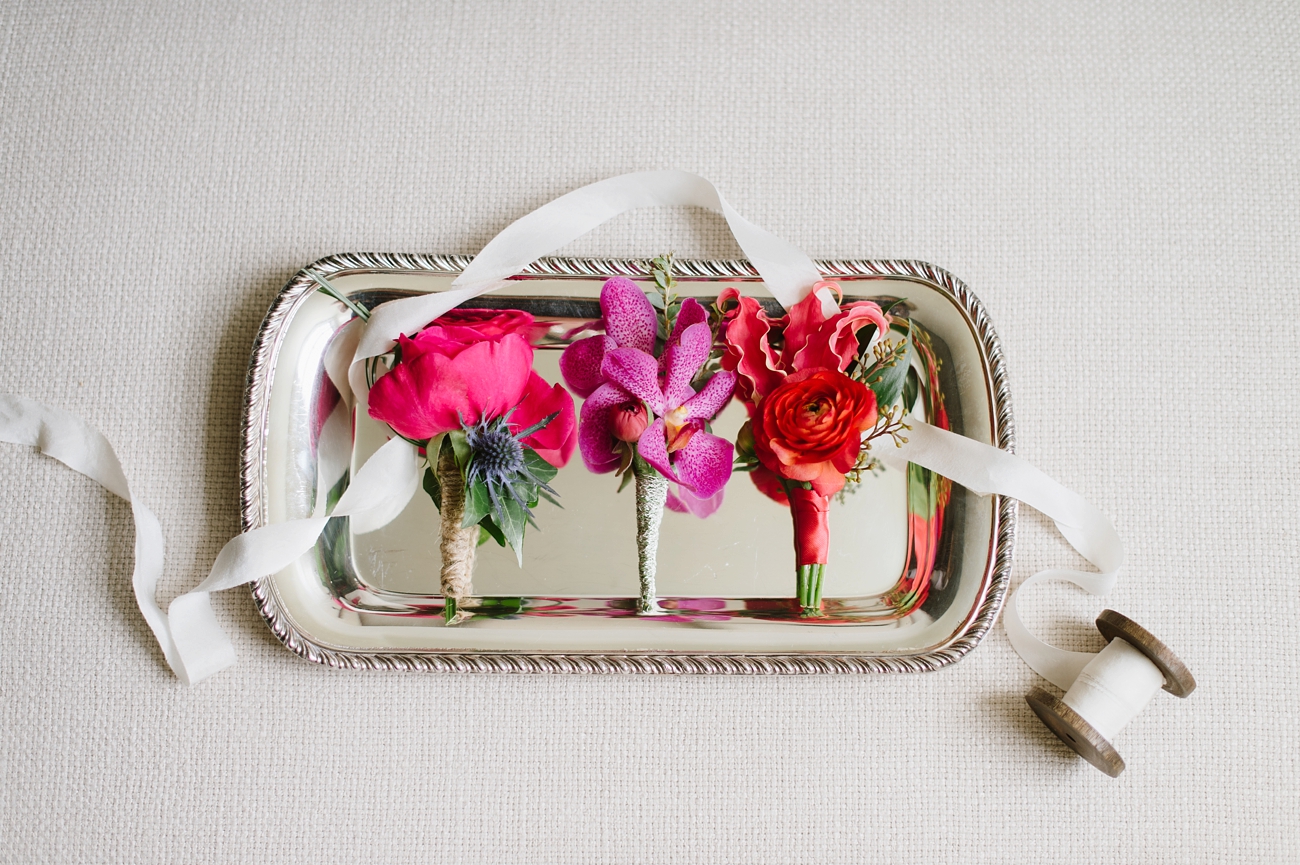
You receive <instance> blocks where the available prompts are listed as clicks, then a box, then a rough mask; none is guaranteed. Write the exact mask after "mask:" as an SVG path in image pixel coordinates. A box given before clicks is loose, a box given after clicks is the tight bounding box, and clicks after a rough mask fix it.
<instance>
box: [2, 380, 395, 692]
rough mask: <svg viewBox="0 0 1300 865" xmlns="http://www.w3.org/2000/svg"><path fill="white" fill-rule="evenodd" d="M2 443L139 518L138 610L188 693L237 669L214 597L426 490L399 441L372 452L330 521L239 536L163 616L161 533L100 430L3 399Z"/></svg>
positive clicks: (57, 413)
mask: <svg viewBox="0 0 1300 865" xmlns="http://www.w3.org/2000/svg"><path fill="white" fill-rule="evenodd" d="M0 441H6V442H11V443H13V444H21V445H30V446H31V447H36V448H40V450H41V452H42V453H45V454H47V455H49V456H52V457H54V458H55V459H57V460H59V461H60V462H62V463H63V464H64V465H66V466H68V468H70V469H72V470H74V471H77V472H80V473H81V474H83V475H85V476H86V477H88V478H90V479H91V480H93V481H95V482H96V483H98V484H99V485H100V486H102V487H104V488H105V489H106V490H108V491H109V492H111V493H113V494H114V495H117V496H119V497H121V498H123V499H125V500H126V501H128V502H130V503H131V512H132V515H133V516H134V518H135V571H134V573H133V574H132V577H131V584H132V588H133V589H134V590H135V601H136V604H137V605H138V606H139V607H140V612H141V613H142V614H143V615H144V619H145V621H146V622H148V624H149V628H150V629H151V630H152V631H153V633H154V637H155V638H157V640H158V645H159V646H160V647H161V648H162V652H163V657H164V658H166V659H167V664H168V666H170V667H171V668H172V670H173V671H174V672H175V673H176V675H177V676H178V677H179V678H180V679H181V681H183V682H185V683H186V684H193V683H195V682H198V681H201V680H203V679H206V678H207V677H208V676H211V675H212V674H213V673H216V672H219V671H221V670H223V669H225V668H226V667H228V666H230V665H231V664H233V663H234V661H235V649H234V646H232V645H231V643H230V640H229V638H228V637H227V636H226V635H225V633H224V632H223V631H222V630H221V626H220V625H219V624H218V623H217V618H216V616H215V615H214V614H213V612H212V602H211V598H210V593H211V592H219V591H221V590H222V589H229V588H233V587H234V586H238V585H242V584H244V583H248V582H252V581H253V580H256V579H258V578H260V577H263V576H266V575H267V574H273V573H275V572H276V571H279V570H281V569H282V568H285V567H287V566H288V565H290V564H292V563H293V562H294V561H296V560H297V559H298V557H299V556H301V555H302V554H303V553H306V552H308V551H309V550H311V549H312V547H314V546H315V545H316V539H317V538H318V537H319V536H320V533H321V532H322V531H323V530H324V529H325V524H326V523H327V522H329V520H330V518H331V517H342V516H353V515H357V514H364V513H365V512H367V511H369V510H371V509H375V508H382V507H385V506H386V503H387V502H388V500H390V499H392V498H393V497H394V496H401V495H405V496H406V498H407V499H409V498H410V497H411V495H413V494H414V492H415V487H416V486H417V485H418V484H419V479H420V476H419V465H418V461H417V459H416V453H415V449H414V448H413V447H411V445H409V444H408V443H407V442H405V441H403V440H402V439H393V440H392V441H390V442H388V443H387V444H386V445H384V446H383V447H381V448H380V449H379V450H378V451H376V452H375V454H374V456H372V457H371V458H370V459H369V460H368V461H367V462H366V464H365V465H364V466H362V467H361V470H360V471H359V472H357V477H356V478H355V479H354V480H353V482H352V483H351V484H350V485H349V486H348V488H347V490H346V491H345V492H344V493H343V495H342V497H341V498H340V499H339V501H338V504H337V505H335V507H334V510H333V511H332V512H331V514H330V516H328V517H327V516H318V517H310V518H308V519H302V520H290V521H288V522H284V523H273V524H271V525H268V526H263V527H262V528H258V529H253V530H252V531H250V532H245V533H244V534H241V535H237V536H236V537H235V538H233V539H232V540H231V541H230V542H229V543H227V544H226V546H225V547H224V548H223V549H222V550H221V553H220V554H219V555H218V556H217V560H216V562H215V563H214V564H213V566H212V572H211V573H210V574H209V575H208V578H207V579H206V580H204V581H203V582H202V583H201V584H199V586H198V587H197V588H196V589H194V590H193V591H190V592H187V593H186V594H184V595H181V596H180V597H178V598H176V599H175V600H173V601H172V602H171V605H170V606H169V607H168V608H167V612H166V613H164V612H163V610H162V607H160V606H159V605H158V601H157V598H156V597H155V595H156V593H157V589H158V578H159V577H160V576H162V570H163V552H164V545H163V534H162V527H161V526H160V525H159V524H158V518H157V517H155V516H154V514H153V511H151V510H149V508H147V507H145V505H144V504H143V503H142V502H141V501H140V500H139V499H138V498H136V497H135V496H134V495H132V493H131V487H130V485H129V484H128V483H127V480H126V474H125V472H123V470H122V463H121V461H120V460H119V459H118V457H117V454H116V453H115V452H114V450H113V446H112V445H111V444H110V443H109V441H108V439H106V438H105V437H104V435H103V433H101V432H100V431H99V430H97V429H95V428H94V427H92V426H91V425H90V424H88V423H86V422H85V421H83V420H82V419H81V418H79V417H77V416H76V415H73V414H69V413H68V412H65V411H60V410H59V409H55V408H50V407H49V406H45V405H41V404H40V403H38V402H36V401H34V400H30V399H26V398H24V397H20V396H13V395H11V394H0Z"/></svg>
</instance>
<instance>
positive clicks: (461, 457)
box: [447, 430, 474, 475]
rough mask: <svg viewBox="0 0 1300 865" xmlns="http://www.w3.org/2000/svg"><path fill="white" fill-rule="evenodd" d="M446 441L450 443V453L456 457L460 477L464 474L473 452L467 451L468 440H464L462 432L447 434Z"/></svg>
mask: <svg viewBox="0 0 1300 865" xmlns="http://www.w3.org/2000/svg"><path fill="white" fill-rule="evenodd" d="M447 441H449V442H451V452H452V454H454V455H455V457H456V467H457V468H459V469H460V473H461V474H462V475H463V474H465V472H466V470H467V469H468V468H469V461H470V458H471V457H472V456H473V455H474V452H473V451H471V450H470V449H469V440H468V439H466V438H465V432H464V430H452V431H451V432H449V433H447Z"/></svg>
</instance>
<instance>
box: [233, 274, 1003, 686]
mask: <svg viewBox="0 0 1300 865" xmlns="http://www.w3.org/2000/svg"><path fill="white" fill-rule="evenodd" d="M471 260H473V256H468V255H425V254H420V253H368V252H357V253H345V254H341V255H332V256H328V257H326V258H322V259H320V260H319V261H316V262H314V263H312V264H311V265H309V268H310V269H311V270H312V271H313V272H315V273H318V274H321V275H323V276H326V277H329V276H332V275H334V274H336V273H340V272H343V271H356V270H371V269H375V270H399V271H400V270H411V271H432V272H435V273H437V272H441V273H459V272H461V271H462V270H464V269H465V267H466V265H468V264H469V262H470V261H471ZM676 266H677V268H678V272H679V274H680V275H681V276H682V277H687V278H689V277H692V276H694V277H704V278H730V279H757V277H758V273H757V271H756V270H755V269H754V268H753V266H752V265H751V264H750V263H749V262H748V261H743V260H735V259H733V260H685V261H679V262H677V263H676ZM817 266H818V268H819V269H820V270H821V271H822V273H823V274H825V275H827V276H886V277H902V278H911V279H919V280H923V281H925V282H928V283H931V284H932V285H933V286H935V287H936V288H938V289H939V290H941V291H943V292H944V293H945V294H948V295H949V296H950V297H952V298H953V300H954V301H955V302H956V303H957V305H958V306H959V307H961V308H962V309H963V310H965V312H966V314H967V315H968V316H969V317H970V320H971V322H972V323H973V324H974V329H975V335H976V338H977V339H978V340H979V342H980V345H981V348H982V349H983V351H984V355H985V357H986V358H987V362H988V366H989V377H990V380H991V382H992V389H993V408H994V424H995V432H996V437H997V445H998V447H1000V448H1002V449H1004V450H1006V451H1009V452H1014V450H1015V427H1014V422H1013V420H1012V413H1011V394H1010V390H1009V388H1008V384H1007V378H1006V369H1005V360H1004V358H1003V355H1002V347H1001V344H1000V342H999V341H998V337H997V333H996V331H995V330H994V328H993V323H992V322H991V321H990V319H989V316H988V313H987V311H986V310H985V309H984V305H983V304H982V303H980V300H979V298H977V297H976V296H975V294H974V293H973V292H972V291H971V290H970V288H969V287H967V285H966V284H965V283H964V282H962V281H961V280H960V279H958V278H957V277H955V276H953V275H952V274H951V273H949V272H948V271H946V270H944V269H943V268H940V267H936V266H935V265H932V264H928V263H926V262H922V261H911V260H857V259H834V260H826V261H818V262H817ZM306 270H307V269H304V270H301V271H299V272H298V273H297V274H295V275H294V277H293V278H292V279H291V280H290V281H289V283H288V284H287V285H285V287H284V289H283V290H281V292H280V294H279V296H278V297H277V298H276V299H275V301H274V302H273V303H272V304H271V308H270V310H269V311H268V312H267V314H266V318H265V320H263V322H262V326H261V328H260V329H259V331H258V334H257V339H256V341H255V342H254V344H253V355H252V358H251V360H250V362H249V368H248V376H247V380H246V385H245V389H244V412H243V426H242V430H241V433H242V434H241V441H242V453H241V459H240V501H241V504H242V514H241V516H242V522H243V528H244V530H245V531H248V530H249V529H252V528H256V527H257V526H259V525H261V521H262V501H261V485H260V481H259V472H260V470H259V466H260V465H261V463H262V459H263V448H264V436H263V433H262V430H263V428H264V422H265V412H266V410H267V408H268V406H269V399H267V398H266V395H267V393H268V390H269V387H270V374H271V371H272V370H273V369H274V368H275V360H276V353H277V351H278V348H279V340H278V336H279V334H280V333H281V330H282V328H283V327H284V326H285V325H286V323H287V320H288V318H289V317H290V316H291V314H292V312H293V311H294V309H295V307H296V306H297V304H298V302H299V301H300V300H301V299H302V297H303V296H304V295H305V294H308V293H310V292H311V291H314V290H315V283H314V282H312V280H311V279H310V278H309V277H308V276H306ZM648 270H649V268H648V266H647V263H646V262H643V261H637V260H631V259H601V258H543V259H540V260H538V261H537V262H535V263H534V264H533V265H532V266H530V267H529V268H528V269H527V270H526V271H524V272H523V275H526V276H536V277H548V276H596V277H600V276H609V275H611V274H614V275H617V274H622V275H626V276H645V275H647V274H648ZM1018 504H1019V503H1018V502H1017V501H1016V500H1015V499H1008V498H1004V497H998V501H997V519H998V525H997V540H996V543H995V546H994V549H995V557H994V564H993V573H992V576H991V578H990V579H989V581H988V584H987V585H986V586H985V587H984V596H983V598H982V599H981V600H980V602H979V604H978V607H977V610H976V613H975V614H974V616H972V617H971V619H969V620H968V622H967V624H966V627H965V628H964V629H963V630H962V631H961V632H960V634H959V635H958V636H957V637H956V638H954V639H953V640H951V641H950V642H949V643H947V644H945V645H943V646H941V647H939V648H937V649H932V650H929V651H926V652H923V653H920V654H909V655H894V656H891V655H852V654H850V655H845V654H817V653H807V654H771V655H768V654H724V653H680V654H679V653H638V654H549V653H548V654H541V653H539V654H524V653H518V654H516V653H505V652H474V653H434V652H419V653H415V652H405V653H370V652H344V651H338V650H335V649H331V648H327V647H325V646H321V645H319V644H317V643H315V642H313V641H312V640H310V639H309V638H307V637H306V636H305V635H304V634H302V633H301V632H300V631H298V630H297V629H296V628H295V627H294V626H293V624H292V623H291V622H290V621H289V619H288V617H287V616H285V615H284V614H283V613H282V611H281V610H280V608H279V606H278V604H277V603H276V600H275V595H274V592H273V591H272V590H271V585H270V577H269V576H267V577H262V578H261V579H259V580H257V581H255V582H254V583H253V584H252V594H253V600H254V602H255V603H256V604H257V609H258V612H260V613H261V614H262V618H264V619H265V620H266V623H267V625H268V626H269V627H270V629H271V632H272V633H274V634H275V636H276V637H277V638H278V639H279V640H280V642H282V643H284V645H285V646H286V647H287V648H288V649H289V650H290V651H291V652H293V653H294V654H296V655H298V656H299V657H301V658H305V659H306V660H308V661H312V662H315V663H317V664H324V665H325V666H329V667H334V668H336V669H351V670H395V671H426V672H443V673H481V672H484V673H485V672H492V673H676V674H688V673H710V674H722V675H774V674H794V673H800V674H810V673H921V672H931V671H934V670H938V669H940V668H942V667H946V666H948V665H949V664H952V663H954V662H956V661H958V660H960V659H961V658H962V657H963V656H965V655H966V653H967V652H969V651H971V649H973V648H975V646H977V645H978V644H979V643H980V641H981V640H983V639H984V637H985V636H986V635H987V634H988V632H989V630H990V629H991V628H992V627H993V623H994V622H995V621H996V620H997V617H998V613H999V612H1001V609H1002V604H1003V602H1004V601H1005V599H1006V594H1007V588H1008V586H1009V585H1010V580H1011V567H1012V559H1013V555H1014V548H1015V540H1016V513H1017V508H1018Z"/></svg>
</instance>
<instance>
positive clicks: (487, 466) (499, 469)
mask: <svg viewBox="0 0 1300 865" xmlns="http://www.w3.org/2000/svg"><path fill="white" fill-rule="evenodd" d="M558 414H559V413H558V412H556V413H555V414H552V415H550V416H548V417H545V418H542V420H540V421H538V422H537V423H535V424H533V425H532V426H530V427H528V428H527V429H523V430H520V431H519V432H517V433H512V432H511V431H510V426H509V424H508V423H507V420H508V418H509V415H506V416H505V417H498V418H493V419H492V420H484V421H480V422H479V423H476V424H472V425H470V424H464V423H462V425H461V426H462V434H463V435H464V436H465V444H466V445H468V450H469V460H468V463H466V464H465V465H464V468H463V470H464V472H465V486H466V506H465V522H464V525H473V524H474V523H479V524H480V525H482V526H483V527H484V528H485V529H486V530H487V531H488V533H489V534H490V535H492V537H493V538H495V539H496V541H497V543H499V544H501V545H502V546H505V545H506V544H507V543H508V544H509V545H510V546H511V547H513V548H514V550H515V553H516V554H517V555H519V556H521V558H520V561H521V562H522V549H521V548H522V545H523V535H524V525H525V524H526V523H531V524H532V525H533V526H534V527H536V526H537V523H536V521H535V520H534V519H533V510H532V509H533V507H534V506H535V505H536V504H537V503H538V501H540V500H541V499H546V500H547V501H549V502H551V503H552V504H555V505H557V506H558V505H559V502H557V501H556V500H555V498H554V497H555V496H556V495H557V493H556V492H555V490H553V489H551V487H550V486H549V485H548V484H547V481H549V480H551V478H553V477H555V473H556V469H555V467H554V466H552V465H551V464H550V463H548V462H546V460H544V459H542V458H541V457H540V456H538V455H537V453H536V452H535V451H534V450H533V449H532V448H530V447H528V446H527V445H525V444H524V443H523V440H524V439H526V438H527V437H528V436H530V435H532V434H533V433H535V432H537V431H538V430H540V429H542V428H543V427H545V426H546V425H547V424H549V423H550V422H551V421H552V420H554V419H555V418H556V417H557V416H558Z"/></svg>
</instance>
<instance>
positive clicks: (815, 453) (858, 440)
mask: <svg viewBox="0 0 1300 865" xmlns="http://www.w3.org/2000/svg"><path fill="white" fill-rule="evenodd" d="M875 422H876V395H875V394H874V393H872V392H871V388H869V387H867V386H866V385H864V384H862V383H861V382H856V381H854V380H853V379H851V378H849V377H848V376H846V375H844V374H843V373H841V372H837V371H835V370H833V369H807V370H803V371H801V372H796V373H794V374H793V375H791V376H788V377H787V378H786V379H785V381H784V382H783V383H782V384H780V385H779V386H777V387H776V389H775V390H773V391H772V392H771V393H769V394H768V395H767V396H766V397H764V398H763V400H762V401H761V402H759V404H758V406H757V409H756V411H755V414H754V418H753V421H752V423H753V429H754V452H755V454H756V455H757V456H758V460H759V462H760V463H762V464H763V467H764V468H766V469H768V470H769V471H772V472H775V473H776V474H777V475H780V476H781V477H783V478H786V479H787V480H791V481H803V482H807V483H810V484H812V488H813V490H814V491H815V492H816V493H818V494H819V495H822V496H830V495H834V494H835V493H837V492H839V491H840V489H841V488H842V487H843V486H844V474H845V472H847V471H849V470H850V469H852V468H853V466H854V464H855V463H856V462H857V460H858V452H859V450H860V449H861V447H862V433H864V432H865V431H867V430H869V429H871V427H872V426H873V425H874V424H875Z"/></svg>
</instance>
